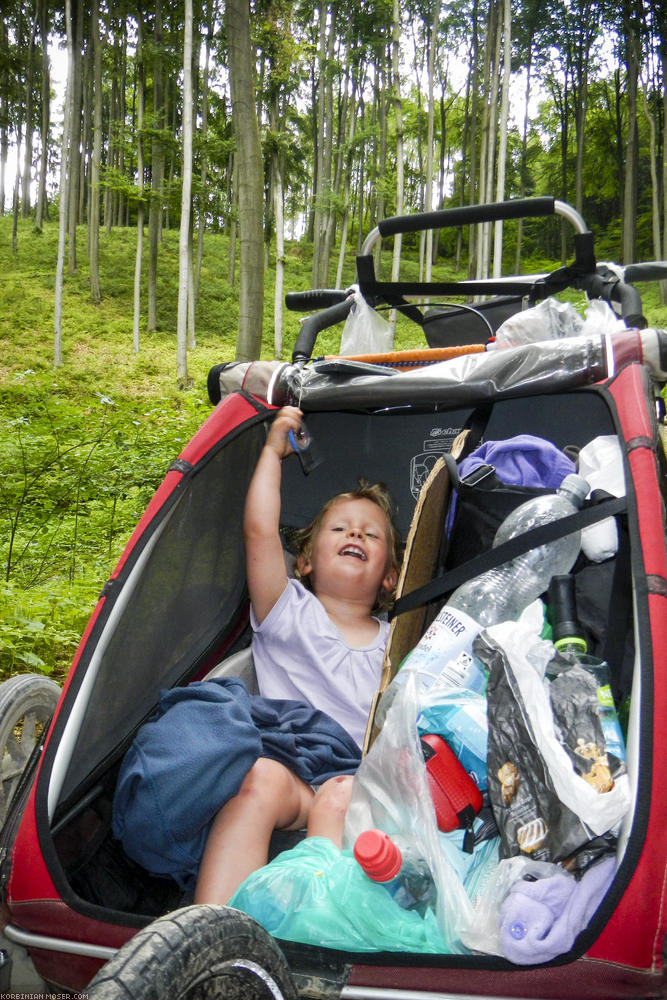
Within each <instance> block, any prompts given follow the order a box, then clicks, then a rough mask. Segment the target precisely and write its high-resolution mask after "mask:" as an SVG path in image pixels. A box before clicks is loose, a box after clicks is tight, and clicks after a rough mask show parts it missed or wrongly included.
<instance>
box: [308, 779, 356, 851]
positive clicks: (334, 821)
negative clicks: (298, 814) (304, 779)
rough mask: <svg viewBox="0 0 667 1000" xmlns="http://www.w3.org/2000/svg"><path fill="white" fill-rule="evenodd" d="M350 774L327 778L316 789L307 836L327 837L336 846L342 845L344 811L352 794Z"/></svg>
mask: <svg viewBox="0 0 667 1000" xmlns="http://www.w3.org/2000/svg"><path fill="white" fill-rule="evenodd" d="M352 781H353V777H352V775H351V774H344V775H341V776H340V777H339V778H329V780H328V781H325V782H324V784H323V785H321V786H320V788H318V789H317V792H316V794H315V798H314V799H313V804H312V806H311V807H310V814H309V816H308V836H309V837H328V838H329V840H333V842H334V844H335V845H336V846H337V847H342V846H343V826H344V825H345V813H346V812H347V807H348V806H349V804H350V796H351V795H352Z"/></svg>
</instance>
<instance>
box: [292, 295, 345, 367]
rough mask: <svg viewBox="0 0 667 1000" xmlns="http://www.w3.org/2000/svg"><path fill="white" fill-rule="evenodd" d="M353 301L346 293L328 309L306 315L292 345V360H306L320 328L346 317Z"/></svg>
mask: <svg viewBox="0 0 667 1000" xmlns="http://www.w3.org/2000/svg"><path fill="white" fill-rule="evenodd" d="M353 302H354V297H353V296H352V295H348V297H347V298H346V299H345V300H344V301H343V302H338V303H337V304H336V305H333V306H329V308H328V309H323V310H322V312H318V313H315V314H314V315H313V316H308V317H307V319H305V320H304V321H303V324H302V326H301V329H300V331H299V336H298V337H297V339H296V344H295V345H294V350H293V351H292V361H293V362H294V363H295V364H297V363H298V362H299V361H308V359H309V358H310V357H311V356H312V353H313V348H314V347H315V341H316V340H317V335H318V333H320V331H321V330H327V329H328V328H329V327H330V326H335V325H336V323H342V322H343V320H344V319H347V315H348V313H349V311H350V309H351V308H352V304H353Z"/></svg>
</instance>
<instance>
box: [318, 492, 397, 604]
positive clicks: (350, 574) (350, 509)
mask: <svg viewBox="0 0 667 1000" xmlns="http://www.w3.org/2000/svg"><path fill="white" fill-rule="evenodd" d="M389 547H390V543H389V525H388V523H387V518H386V516H385V514H384V512H383V511H382V510H381V509H380V507H378V505H377V504H376V503H374V502H373V501H372V500H367V499H365V498H352V499H340V500H337V501H336V502H335V503H334V504H333V505H332V506H331V507H330V508H329V510H328V511H327V512H326V514H325V515H324V518H323V520H322V523H321V525H320V528H319V530H318V532H317V534H316V535H315V537H314V539H313V547H312V554H311V556H310V561H309V562H308V561H304V562H303V563H302V565H300V566H299V569H300V572H301V574H302V575H307V574H310V577H311V581H312V586H313V590H314V591H315V593H316V594H318V593H323V592H325V591H326V592H334V593H336V594H337V595H340V596H347V597H353V598H355V599H357V598H363V599H364V600H366V599H368V597H370V606H372V605H373V604H374V603H375V598H376V597H377V594H378V591H379V590H380V588H384V589H386V590H391V589H392V587H393V586H394V585H395V583H396V574H395V572H394V571H393V570H392V569H391V565H390V557H389Z"/></svg>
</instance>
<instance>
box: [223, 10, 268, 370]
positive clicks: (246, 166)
mask: <svg viewBox="0 0 667 1000" xmlns="http://www.w3.org/2000/svg"><path fill="white" fill-rule="evenodd" d="M225 13H226V20H227V44H228V47H229V81H230V88H231V98H232V119H233V122H234V134H235V136H236V147H237V154H236V155H237V158H238V193H239V194H238V197H239V229H240V234H241V235H240V244H241V245H240V256H239V329H238V337H237V341H236V359H237V360H238V361H253V360H256V359H257V358H259V356H260V353H261V347H262V315H263V310H264V266H263V263H264V262H263V218H262V214H263V206H264V170H263V164H262V147H261V143H260V137H259V124H258V122H257V111H256V108H255V81H254V74H253V51H252V43H251V39H250V11H249V6H248V0H227V4H226V11H225Z"/></svg>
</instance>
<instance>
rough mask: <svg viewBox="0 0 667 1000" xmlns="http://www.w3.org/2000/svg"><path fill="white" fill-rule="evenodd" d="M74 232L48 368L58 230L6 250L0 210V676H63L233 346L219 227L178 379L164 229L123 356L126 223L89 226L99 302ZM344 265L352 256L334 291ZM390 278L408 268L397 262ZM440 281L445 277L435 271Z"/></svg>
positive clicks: (298, 252) (174, 239) (174, 242)
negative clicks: (138, 323)
mask: <svg viewBox="0 0 667 1000" xmlns="http://www.w3.org/2000/svg"><path fill="white" fill-rule="evenodd" d="M85 238H86V234H85V230H84V229H81V230H80V231H79V234H78V250H79V254H78V261H77V270H76V272H75V273H73V274H69V273H67V272H66V275H65V283H64V293H63V316H62V351H63V364H62V366H60V367H58V368H54V364H53V341H54V287H55V269H56V253H57V224H56V223H55V222H51V223H49V224H47V225H46V226H45V228H44V230H43V231H42V232H36V231H35V230H34V228H33V226H32V224H31V223H30V222H29V221H24V222H21V223H20V225H19V229H18V245H17V248H16V250H14V249H13V248H12V228H11V219H10V218H8V217H4V218H2V217H0V267H1V268H2V281H1V282H0V346H1V353H0V524H1V525H2V528H1V529H0V680H2V679H4V678H6V677H8V676H10V675H11V674H12V673H16V672H20V671H25V670H31V671H38V672H44V673H49V674H52V675H53V676H54V677H56V678H57V679H58V680H62V679H63V678H64V676H65V675H66V673H67V669H68V666H69V664H70V663H71V660H72V656H73V654H74V652H75V650H76V646H77V643H78V641H79V637H80V635H81V634H82V632H83V630H84V628H85V626H86V622H87V620H88V618H89V616H90V614H91V611H92V610H93V608H94V606H95V603H96V601H97V598H98V595H99V593H100V591H101V589H102V587H103V586H104V583H105V581H106V580H107V578H108V577H109V574H110V573H111V572H112V570H113V567H114V566H115V564H116V562H117V560H118V558H119V556H120V554H121V553H122V551H123V548H124V546H125V545H126V543H127V541H128V539H129V537H130V534H131V532H132V530H133V529H134V527H135V525H136V523H137V521H138V520H139V518H140V516H141V514H142V512H143V511H144V509H145V508H146V505H147V504H148V502H149V500H150V498H151V497H152V495H153V493H154V492H155V489H156V488H157V486H158V485H159V483H160V482H161V481H162V479H163V477H164V475H165V473H166V470H167V469H168V467H169V465H170V463H171V462H172V461H173V459H174V458H175V457H176V456H177V455H178V454H179V453H180V452H181V450H182V449H183V447H184V446H185V445H186V444H187V442H188V441H189V440H190V438H191V437H192V435H193V434H194V433H195V431H196V430H197V428H198V427H199V426H200V425H201V424H202V423H203V421H204V420H205V418H206V417H207V416H208V414H209V413H210V410H211V405H210V403H209V400H208V396H207V390H206V377H207V374H208V371H209V369H210V367H211V365H213V364H216V363H219V362H223V361H232V360H233V359H234V356H235V348H236V331H237V322H238V281H237V280H236V281H235V282H234V283H232V284H230V282H229V281H228V279H227V274H228V266H229V265H228V253H229V246H228V241H227V238H226V237H225V236H224V235H210V236H207V238H206V241H205V245H204V257H203V263H202V277H201V287H200V296H199V302H198V306H197V315H196V339H197V346H196V348H194V349H192V350H190V351H189V353H188V375H189V381H188V383H187V384H186V385H185V386H183V385H179V380H178V379H177V374H176V332H175V331H176V310H177V284H178V233H176V232H171V231H166V232H165V233H164V235H163V241H162V244H161V248H160V262H159V272H158V273H159V277H158V329H157V330H156V331H153V332H150V333H149V332H147V331H146V328H145V319H144V321H143V322H142V329H141V332H140V349H139V352H138V353H135V352H134V350H133V345H132V315H133V304H132V295H133V291H132V290H133V281H134V255H135V245H136V233H135V232H134V231H133V230H130V229H120V230H112V231H111V232H110V233H107V232H102V234H101V244H100V279H101V286H102V301H101V303H99V304H93V303H92V302H91V299H90V289H89V271H88V262H87V260H86V252H85ZM540 264H542V262H540ZM384 266H385V264H384V261H383V267H384ZM389 266H390V264H389ZM285 267H286V275H285V290H286V291H287V290H297V289H308V288H309V287H310V273H311V258H310V248H309V247H308V246H303V245H301V244H292V245H290V246H289V247H288V249H287V252H286V263H285ZM146 269H147V260H146V261H145V262H144V272H145V271H146ZM388 269H389V268H388V267H387V270H388ZM540 269H542V268H541V267H540V266H536V267H533V268H530V267H528V268H527V270H533V271H535V270H540ZM273 273H274V272H273V269H272V267H269V269H268V270H267V272H266V288H265V322H264V330H265V335H264V340H263V345H262V357H263V358H266V359H269V358H271V357H273V356H274V344H273ZM354 273H355V261H354V254H353V253H351V254H350V256H349V259H348V260H347V262H346V269H345V274H344V283H345V284H346V285H347V284H351V283H352V281H353V280H354ZM403 275H405V276H406V277H411V278H417V277H418V268H417V264H416V262H415V261H414V260H412V259H410V257H408V259H407V261H406V264H405V269H404V271H403V272H402V276H403ZM383 276H384V277H387V275H383ZM461 276H462V275H459V277H461ZM442 277H448V278H451V277H454V275H453V274H452V273H451V272H449V273H448V272H447V268H446V265H445V269H444V272H443V274H442ZM642 291H643V293H644V301H645V304H646V309H647V315H648V316H649V319H650V320H651V322H653V323H654V324H655V325H662V326H667V309H665V307H663V306H661V305H660V302H659V293H658V289H657V286H650V287H649V286H647V287H646V289H642ZM143 295H144V301H145V290H144V293H143ZM575 298H576V297H575ZM579 304H580V303H579ZM144 311H145V310H144ZM299 320H300V317H299V316H298V315H295V314H293V313H289V312H285V316H284V326H285V329H284V334H283V338H284V340H283V350H282V358H283V359H289V357H290V356H291V351H292V348H293V345H294V342H295V339H296V336H297V334H298V330H299ZM340 335H341V328H340V327H338V328H337V329H336V330H335V331H331V332H327V333H326V334H324V335H322V336H320V338H319V339H318V342H317V345H316V353H317V354H324V353H336V352H337V351H338V349H339V343H340ZM421 346H425V342H424V339H423V335H422V333H421V331H420V330H419V328H417V327H416V326H415V324H413V323H410V322H409V321H407V320H405V319H402V320H399V323H398V327H397V333H396V347H397V348H410V347H421Z"/></svg>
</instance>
